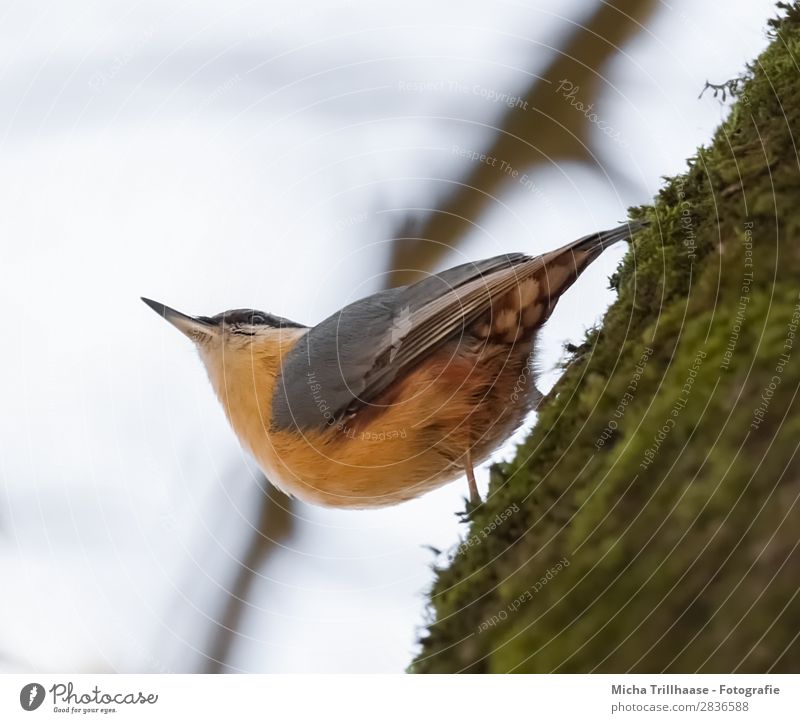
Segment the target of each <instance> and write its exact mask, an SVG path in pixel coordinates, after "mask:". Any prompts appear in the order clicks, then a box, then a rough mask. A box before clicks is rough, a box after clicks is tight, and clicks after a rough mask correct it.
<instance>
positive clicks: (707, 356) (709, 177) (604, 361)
mask: <svg viewBox="0 0 800 723" xmlns="http://www.w3.org/2000/svg"><path fill="white" fill-rule="evenodd" d="M780 8H781V15H782V17H781V18H780V19H778V20H775V21H772V22H771V23H770V36H771V43H770V45H769V46H768V48H767V49H766V50H765V51H764V53H762V55H761V56H760V57H759V58H758V59H757V60H756V61H755V62H753V63H752V64H751V65H750V66H749V67H748V69H747V72H746V74H745V76H744V77H743V78H742V80H741V82H739V83H738V84H737V86H736V88H735V91H736V100H735V102H734V104H733V106H732V108H731V110H730V113H729V116H728V118H727V120H726V121H725V122H724V123H723V124H722V125H721V126H720V128H719V129H718V130H717V132H716V133H715V135H714V138H713V139H712V142H711V143H710V144H709V145H708V146H707V147H704V148H701V149H699V150H698V151H697V154H696V156H694V157H693V158H691V159H690V160H689V164H688V169H687V171H686V172H685V173H683V174H681V175H679V176H677V177H674V178H671V179H668V180H667V181H666V182H665V184H664V187H663V190H661V192H660V193H659V195H658V197H657V198H656V199H655V201H654V203H653V204H652V205H651V206H645V207H641V208H636V209H632V211H631V215H632V217H633V218H647V219H649V220H650V221H651V222H652V225H651V226H650V227H649V228H648V229H646V230H645V231H643V232H640V233H638V234H637V236H636V238H635V241H634V243H633V245H632V247H631V249H630V251H629V253H628V254H627V256H626V257H625V259H624V260H623V262H622V264H621V266H620V268H619V270H618V272H617V273H616V274H615V275H614V277H613V278H612V285H613V286H614V287H615V288H616V289H617V290H618V298H617V300H616V302H615V303H614V304H613V306H612V307H611V308H610V309H609V311H608V312H607V314H606V315H605V317H604V320H603V322H602V324H601V325H600V327H599V328H597V329H595V330H593V331H592V332H590V333H589V334H588V335H587V338H586V340H585V342H584V343H583V344H582V345H581V347H580V348H579V349H578V350H577V351H576V352H575V353H574V354H573V357H572V359H571V360H570V362H569V364H568V365H567V367H566V370H565V372H564V375H563V377H562V378H561V379H560V381H559V382H558V384H557V385H556V387H555V389H554V391H553V393H552V394H551V395H550V396H549V398H548V400H547V402H546V404H545V405H544V406H543V407H542V408H541V409H540V412H539V415H538V419H537V424H536V425H535V427H534V429H533V430H532V432H531V434H530V436H529V438H528V439H527V441H526V442H525V443H524V444H522V445H521V446H520V447H519V449H518V451H517V454H516V457H515V459H514V460H513V461H512V462H510V463H508V464H500V465H496V466H495V467H493V468H492V473H491V483H490V490H489V497H488V499H487V501H486V504H485V505H483V506H482V507H481V508H480V509H478V510H477V511H476V512H475V514H474V518H473V520H472V523H471V526H470V528H469V530H468V531H467V532H466V533H465V539H464V543H463V544H462V545H460V547H459V548H458V550H457V551H455V552H454V553H453V554H452V556H451V559H449V560H448V563H447V565H446V566H444V567H442V568H440V569H438V570H437V579H436V582H435V584H434V587H433V589H432V591H431V598H430V600H431V602H430V605H431V623H430V625H429V626H428V628H427V630H426V631H425V632H424V634H423V636H422V639H421V643H420V652H419V654H418V656H417V658H416V659H415V661H414V662H413V664H412V666H411V668H410V669H411V670H412V671H414V672H456V671H471V672H510V671H516V672H549V671H557V672H589V671H596V672H626V671H631V672H660V671H665V672H696V671H697V672H730V671H736V672H766V671H772V672H798V671H800V642H799V641H800V594H798V593H799V592H800V574H798V570H800V549H799V548H800V475H798V472H799V471H800V455H798V454H797V451H798V450H797V448H798V445H799V444H800V413H799V412H800V399H798V390H799V389H800V336H798V335H800V328H798V322H800V246H799V245H798V236H799V234H798V232H799V231H800V162H799V159H798V149H797V141H796V131H797V129H798V127H800V125H799V123H798V121H799V120H800V6H798V5H797V4H791V5H788V4H780Z"/></svg>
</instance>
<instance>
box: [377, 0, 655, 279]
mask: <svg viewBox="0 0 800 723" xmlns="http://www.w3.org/2000/svg"><path fill="white" fill-rule="evenodd" d="M656 6H657V3H656V2H655V0H613V2H601V3H600V4H599V5H598V7H597V9H596V10H595V12H594V13H593V14H592V15H591V17H589V19H588V20H587V21H586V22H585V23H584V24H582V25H576V29H575V31H574V32H573V33H572V34H571V35H570V36H569V37H568V39H567V41H566V43H565V45H564V47H562V48H561V49H560V50H556V51H555V57H554V58H553V60H552V62H551V63H550V65H549V67H547V68H546V69H545V70H544V71H543V73H541V76H540V77H537V78H536V80H535V81H534V82H533V83H532V84H531V86H530V87H529V88H528V90H527V92H526V93H525V95H524V96H522V100H523V101H524V102H525V105H522V107H521V108H510V109H509V110H508V111H507V112H506V113H505V115H504V116H503V118H501V119H500V121H499V122H498V124H497V125H498V127H497V132H496V134H495V136H494V138H493V139H492V141H491V143H490V145H489V147H488V148H486V150H485V153H486V154H487V155H489V156H492V157H494V158H497V159H499V160H500V161H505V162H506V163H507V164H509V165H510V166H511V167H512V168H514V169H516V170H518V171H520V172H523V171H525V172H529V171H530V169H531V168H533V167H535V166H537V165H551V164H553V163H555V162H557V161H565V160H574V161H580V162H583V163H587V164H588V163H591V162H592V157H591V153H590V150H589V147H590V145H591V144H590V131H591V130H592V127H591V123H590V121H589V120H588V119H587V118H586V116H585V114H584V113H582V112H580V111H579V110H576V109H575V108H574V107H573V106H572V105H571V103H570V102H569V101H568V100H567V99H565V97H564V95H563V93H559V92H558V90H557V89H558V87H559V84H560V83H561V82H562V81H564V80H566V81H568V82H569V83H571V84H572V87H573V88H574V87H577V88H579V89H580V90H579V95H578V99H579V100H580V101H581V102H582V103H583V104H584V105H589V104H590V103H596V102H597V99H598V95H599V92H600V90H601V89H602V87H603V85H604V84H605V83H606V81H605V79H604V77H603V75H602V68H603V67H604V66H605V65H606V63H607V62H608V61H609V60H611V59H612V58H613V57H614V56H615V55H616V54H617V53H618V52H619V46H620V45H622V44H624V43H625V42H627V41H629V40H630V39H631V38H633V37H634V36H635V35H636V34H637V33H639V32H640V31H641V30H642V26H643V24H644V23H645V22H646V21H647V19H648V18H649V17H650V15H651V14H652V12H653V10H654V9H655V7H656ZM541 78H544V81H542V79H541ZM523 109H524V110H523ZM507 183H508V175H507V174H506V173H505V172H503V171H502V170H500V169H499V168H497V167H493V166H491V165H488V164H485V163H477V164H472V165H471V167H470V169H469V172H468V173H467V175H466V176H465V177H463V178H461V179H460V180H459V181H458V183H457V184H456V185H455V186H454V189H455V190H453V191H452V192H451V193H450V194H449V195H447V196H445V197H444V198H443V199H441V201H440V202H439V204H438V208H437V210H434V211H432V212H431V213H429V214H428V215H427V216H426V217H423V218H420V217H418V216H416V217H412V218H408V219H407V220H406V221H405V222H404V223H403V225H402V226H401V228H400V229H399V230H398V233H397V241H396V242H395V245H394V249H393V254H392V258H391V261H390V264H389V265H390V268H392V269H398V271H396V272H395V273H394V274H392V275H391V281H390V285H391V286H396V285H400V284H406V283H409V282H410V281H412V280H413V279H414V278H415V276H416V274H415V273H414V272H409V271H406V269H432V268H434V267H435V266H436V265H437V264H438V263H439V261H440V260H441V259H442V258H443V257H444V256H445V255H446V253H447V252H448V250H449V249H450V248H452V247H454V246H456V245H457V244H458V242H459V240H460V239H461V238H462V237H463V235H464V234H465V233H466V232H467V231H469V228H470V224H471V222H472V221H473V220H474V219H476V218H477V217H479V216H480V215H481V214H482V213H483V212H484V211H486V210H487V207H488V206H489V204H490V202H491V200H492V198H493V197H494V196H496V195H498V194H499V192H500V191H501V190H502V188H503V187H504V186H505V185H506V184H507Z"/></svg>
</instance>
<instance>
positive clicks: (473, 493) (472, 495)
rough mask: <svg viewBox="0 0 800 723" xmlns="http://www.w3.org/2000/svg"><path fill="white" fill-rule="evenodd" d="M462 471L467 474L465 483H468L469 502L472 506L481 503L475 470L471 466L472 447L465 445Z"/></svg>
mask: <svg viewBox="0 0 800 723" xmlns="http://www.w3.org/2000/svg"><path fill="white" fill-rule="evenodd" d="M465 456H466V460H465V464H464V471H465V472H466V474H467V484H468V485H469V502H470V504H471V505H473V506H478V505H479V504H480V503H481V496H480V494H479V493H478V485H477V484H476V482H475V470H473V468H472V448H471V447H467V453H466V455H465Z"/></svg>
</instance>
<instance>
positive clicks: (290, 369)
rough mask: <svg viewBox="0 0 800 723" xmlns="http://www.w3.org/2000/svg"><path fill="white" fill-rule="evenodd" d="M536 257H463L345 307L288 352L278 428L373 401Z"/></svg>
mask: <svg viewBox="0 0 800 723" xmlns="http://www.w3.org/2000/svg"><path fill="white" fill-rule="evenodd" d="M533 261H535V260H534V259H531V258H530V257H528V256H525V255H523V254H509V255H504V256H497V257H494V258H491V259H486V260H484V261H479V262H475V263H468V264H463V265H461V266H457V267H455V268H452V269H448V270H447V271H444V272H442V273H440V274H436V275H433V276H428V277H426V278H424V279H422V280H421V281H418V282H417V283H415V284H412V285H410V286H403V287H399V288H395V289H389V290H387V291H381V292H378V293H377V294H373V295H372V296H369V297H367V298H364V299H360V300H359V301H356V302H354V303H352V304H349V305H348V306H345V307H344V308H343V309H341V310H340V311H338V312H336V313H335V314H333V315H332V316H330V317H328V318H327V319H325V320H324V321H323V322H321V323H320V324H318V325H317V326H315V327H314V328H312V329H311V330H310V331H309V332H308V333H307V334H306V335H305V336H303V337H302V338H301V339H300V340H299V341H298V342H297V344H296V345H295V346H294V348H292V350H291V351H290V352H289V353H288V354H287V355H286V357H284V359H283V362H282V369H281V374H280V375H279V377H278V379H277V383H276V386H275V392H274V396H273V400H272V425H273V427H275V428H279V429H289V428H294V427H297V428H300V429H313V428H320V427H324V426H326V425H330V424H334V423H335V422H337V421H338V420H339V419H341V418H342V417H343V416H344V415H346V414H347V413H348V412H350V411H354V410H355V409H357V408H358V407H359V406H360V405H363V404H369V403H370V402H371V401H372V400H374V399H375V398H376V397H377V396H378V395H379V394H380V393H381V392H383V391H384V390H386V389H387V387H388V386H389V385H390V384H391V383H392V382H393V381H395V379H397V378H398V377H400V376H402V375H403V373H404V372H406V371H407V370H410V369H411V368H412V367H413V366H414V365H416V364H417V363H418V362H419V361H421V360H422V359H423V358H424V357H426V356H427V355H429V354H430V353H432V352H433V351H435V350H436V349H438V348H439V347H440V346H441V345H442V344H444V343H445V342H446V341H447V340H449V339H451V338H452V337H453V336H454V335H457V334H458V333H459V332H460V331H461V330H462V329H463V328H464V325H465V324H468V323H470V321H472V320H474V319H475V318H476V317H477V316H478V315H479V314H480V313H482V312H483V311H485V310H486V308H488V304H490V302H491V298H492V297H493V296H494V294H495V293H498V292H501V291H503V290H504V289H506V288H511V286H512V285H513V284H515V283H517V280H518V277H517V274H516V270H517V269H518V268H520V267H522V266H527V265H530V264H531V263H532V262H533Z"/></svg>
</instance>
